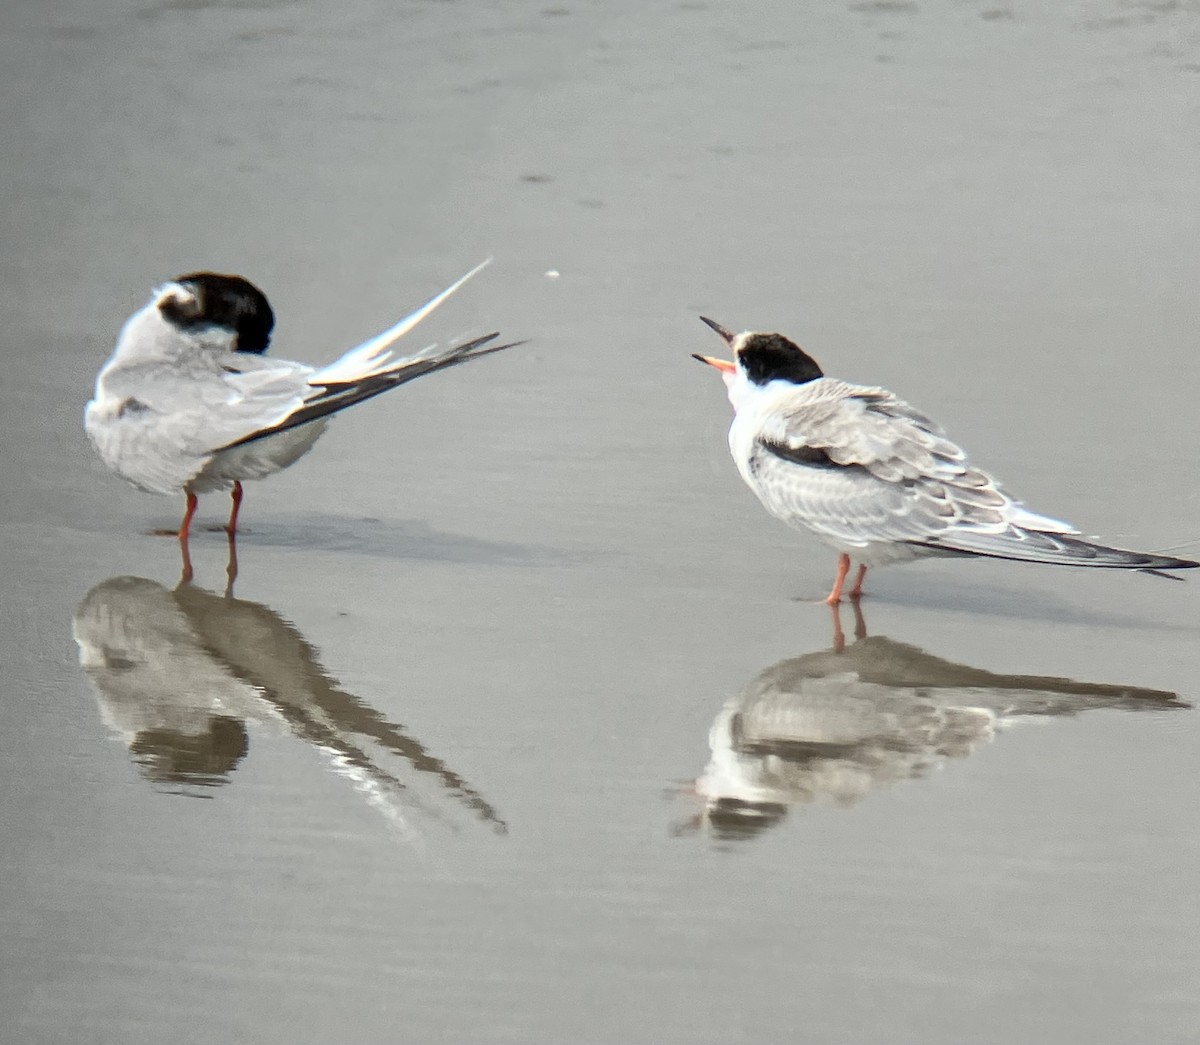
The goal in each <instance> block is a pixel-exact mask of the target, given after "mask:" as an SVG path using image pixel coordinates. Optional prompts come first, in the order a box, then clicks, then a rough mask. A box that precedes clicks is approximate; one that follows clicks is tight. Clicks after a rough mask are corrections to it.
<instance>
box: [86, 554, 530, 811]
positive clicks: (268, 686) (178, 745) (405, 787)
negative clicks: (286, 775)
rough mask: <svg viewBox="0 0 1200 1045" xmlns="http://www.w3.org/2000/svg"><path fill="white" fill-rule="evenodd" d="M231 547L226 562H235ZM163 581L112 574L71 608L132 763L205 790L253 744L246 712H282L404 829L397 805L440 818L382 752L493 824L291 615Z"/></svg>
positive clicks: (264, 715) (472, 795) (103, 704)
mask: <svg viewBox="0 0 1200 1045" xmlns="http://www.w3.org/2000/svg"><path fill="white" fill-rule="evenodd" d="M234 562H235V560H231V566H230V570H229V575H230V578H231V584H232V577H233V576H234V575H235V573H236V565H234ZM190 574H191V570H190V563H188V562H187V561H186V560H185V566H184V577H183V579H181V581H180V583H179V585H178V586H177V587H176V588H175V589H174V590H173V591H172V590H168V589H167V588H165V587H163V586H162V585H161V584H158V583H157V582H155V581H152V580H148V579H146V578H144V577H113V578H111V579H109V580H106V581H104V582H103V583H101V584H98V585H96V587H94V588H93V589H92V590H91V591H89V592H88V593H87V595H85V596H84V598H83V600H82V602H81V603H80V604H79V608H78V609H77V610H76V613H75V621H74V635H75V641H76V643H77V645H78V647H79V662H80V664H81V666H82V667H83V669H84V672H85V673H86V674H87V676H88V678H89V679H90V680H91V682H92V684H93V685H94V686H95V689H96V696H97V700H98V702H99V705H100V710H101V714H102V716H103V718H104V720H105V722H106V724H107V725H108V726H109V727H110V728H111V729H112V730H113V732H114V733H116V734H117V735H118V736H120V737H121V738H122V740H123V741H124V742H125V744H126V745H127V747H128V748H129V752H130V754H131V756H132V757H133V760H134V762H135V763H136V764H137V766H138V768H139V769H140V771H141V772H142V774H143V775H144V776H145V777H147V778H148V779H149V780H150V781H152V782H154V783H155V784H158V785H165V786H166V787H168V788H170V789H173V790H177V791H183V792H185V793H190V794H197V793H203V791H202V790H201V789H203V788H206V787H211V786H215V785H220V784H223V783H225V782H227V781H228V779H229V776H230V774H231V773H232V772H233V771H234V770H235V769H236V768H237V766H238V764H239V763H240V762H241V761H242V759H243V758H245V756H246V754H247V752H248V750H249V741H248V736H247V729H246V723H247V722H250V723H254V724H256V725H257V724H271V725H274V726H276V727H278V726H280V725H282V726H284V727H285V728H286V730H287V731H289V732H290V733H292V734H293V735H294V736H296V737H298V738H300V739H301V740H304V741H306V742H307V743H309V744H311V745H312V746H313V747H314V748H315V749H317V750H318V751H320V752H321V754H322V756H323V757H324V759H325V760H326V762H327V764H328V765H329V767H330V768H331V769H332V770H333V771H334V772H335V773H337V774H338V775H339V776H341V777H343V778H346V779H348V780H349V781H350V782H351V783H352V784H353V786H354V787H355V788H356V790H358V791H359V793H361V794H362V795H363V796H364V797H365V798H366V799H367V801H368V802H369V803H370V804H371V805H372V806H374V807H375V808H377V809H378V810H379V811H380V812H381V813H383V814H384V815H385V816H386V817H387V818H388V819H389V820H390V821H391V822H392V823H393V824H394V825H395V826H397V827H398V828H400V829H401V830H402V831H403V832H405V833H409V832H411V828H410V827H409V826H408V821H407V816H406V810H410V809H414V808H415V809H419V810H420V811H422V812H423V813H425V814H426V815H428V816H430V817H432V818H434V819H437V820H441V821H446V817H445V816H444V814H442V813H441V812H440V811H438V810H437V809H436V808H435V807H433V806H432V805H430V804H429V803H428V802H426V801H424V800H423V799H421V798H420V797H419V796H418V794H417V793H416V790H415V789H414V787H413V786H412V785H411V784H406V783H405V782H404V781H402V780H401V779H400V778H399V777H398V776H397V775H396V774H395V773H394V772H391V771H389V770H388V769H385V768H383V766H382V765H381V764H380V763H381V761H383V760H384V759H385V758H386V756H398V757H399V758H400V759H403V760H404V762H405V763H407V765H408V766H409V767H410V768H411V769H412V770H415V771H416V772H417V774H420V775H421V776H420V777H418V778H415V779H422V778H429V779H432V780H434V781H436V782H437V783H438V784H439V785H440V787H441V788H443V789H444V790H445V791H446V792H448V793H449V794H450V795H452V796H453V797H454V799H455V800H456V801H457V802H458V803H460V804H461V805H462V806H465V807H466V808H467V809H469V810H471V811H472V813H473V814H474V815H475V816H476V817H478V818H479V819H480V820H482V821H484V822H486V823H489V824H491V825H492V827H493V829H494V830H496V831H497V832H500V833H503V832H504V831H506V830H507V828H506V825H505V823H504V821H503V820H502V819H501V818H500V817H499V815H498V814H497V812H496V810H495V809H494V808H493V807H492V805H491V804H490V803H489V802H487V801H486V800H485V799H484V798H483V797H482V796H481V795H480V794H479V793H478V792H477V791H475V790H474V789H473V788H472V787H470V786H469V785H468V784H467V782H466V781H465V780H464V779H463V778H462V777H461V776H459V775H458V774H457V773H455V772H454V771H453V770H451V769H450V768H449V767H448V766H447V765H446V764H445V763H444V762H442V761H441V760H440V759H438V758H437V757H435V756H434V755H432V754H430V753H429V751H427V750H426V749H425V747H424V746H422V745H421V743H420V742H419V741H417V740H415V739H414V738H413V737H411V736H409V735H408V734H407V733H406V732H405V731H404V730H403V728H401V727H400V726H398V725H396V724H394V723H391V722H389V721H387V719H385V718H384V717H383V716H382V715H380V714H379V712H378V711H376V710H375V709H374V708H372V707H370V706H369V705H367V704H365V703H364V702H363V701H361V700H359V699H358V698H357V697H355V696H354V695H353V694H350V693H347V692H346V691H345V690H343V689H341V688H339V686H338V684H337V682H336V681H335V680H334V679H332V678H330V677H329V675H328V674H327V673H326V672H325V670H324V669H323V668H322V667H321V664H320V662H319V661H318V659H317V651H316V650H315V649H314V648H313V647H312V646H311V645H310V644H309V643H308V642H307V641H306V640H305V639H304V638H303V636H301V634H300V633H299V632H298V631H297V630H296V628H295V627H294V626H293V625H292V624H290V623H288V622H287V621H286V620H284V619H283V618H282V617H280V616H279V614H277V613H275V612H274V611H273V610H271V609H270V608H268V607H267V606H264V605H262V604H261V603H257V602H251V601H249V600H247V599H239V598H235V597H234V596H233V594H232V591H231V590H230V589H227V590H226V593H225V594H223V595H217V594H214V593H212V592H209V591H205V590H204V589H202V588H198V587H196V586H194V585H193V584H192V583H191V579H190Z"/></svg>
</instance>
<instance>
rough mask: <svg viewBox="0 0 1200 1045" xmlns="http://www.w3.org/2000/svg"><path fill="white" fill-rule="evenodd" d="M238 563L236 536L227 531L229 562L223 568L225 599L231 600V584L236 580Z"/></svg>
mask: <svg viewBox="0 0 1200 1045" xmlns="http://www.w3.org/2000/svg"><path fill="white" fill-rule="evenodd" d="M237 574H238V561H237V535H236V534H235V533H234V532H233V530H230V531H229V562H228V563H227V564H226V566H225V577H226V581H225V598H227V599H232V598H233V582H234V581H236V580H237Z"/></svg>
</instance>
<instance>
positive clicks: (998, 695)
mask: <svg viewBox="0 0 1200 1045" xmlns="http://www.w3.org/2000/svg"><path fill="white" fill-rule="evenodd" d="M854 615H855V622H854V641H853V642H852V643H850V644H849V645H847V644H846V640H845V635H844V632H843V630H842V624H841V617H840V610H839V609H838V608H835V609H834V611H833V620H834V635H833V645H832V647H831V648H830V649H828V650H821V651H817V652H814V653H806V654H804V655H803V656H800V657H793V658H791V659H789V660H783V661H780V662H779V663H778V664H774V665H772V666H771V667H769V668H767V669H766V670H765V671H763V672H761V673H760V674H759V675H758V676H757V677H756V678H754V679H753V680H752V681H751V682H749V683H748V684H747V685H746V686H745V687H744V688H743V690H742V692H741V693H740V694H738V696H737V697H735V698H734V699H732V700H730V701H729V702H728V703H726V704H725V706H724V707H723V708H722V709H721V712H720V714H718V715H717V718H716V721H715V722H713V725H712V728H711V730H710V732H709V745H710V747H711V749H712V756H711V758H710V760H709V763H708V766H707V767H706V768H705V770H704V773H703V775H702V776H701V777H700V778H699V779H698V780H697V781H696V785H695V790H696V793H697V794H698V795H700V796H701V797H702V798H703V799H704V800H705V809H704V810H703V812H702V813H700V814H699V815H698V816H697V817H695V818H694V819H693V820H691V821H689V822H688V824H687V825H685V826H684V827H683V828H681V829H680V830H681V831H686V830H689V829H696V828H699V827H702V826H707V827H708V828H709V830H711V831H712V832H713V834H715V835H716V836H718V837H721V838H746V837H752V836H754V835H757V834H759V833H761V832H762V831H764V830H766V829H767V828H769V827H771V826H772V825H773V824H776V823H778V822H779V821H780V820H782V819H783V818H784V817H785V816H786V815H787V813H788V810H789V808H790V807H791V806H793V805H797V804H810V803H817V802H825V803H829V804H833V805H837V806H843V807H848V806H853V805H855V804H857V803H858V802H860V801H861V800H862V799H863V798H865V797H866V796H867V795H869V794H870V793H871V792H873V791H880V790H883V789H885V788H888V787H890V786H892V785H893V784H895V783H897V782H899V781H901V780H910V779H914V778H919V777H921V776H924V775H925V774H926V773H928V772H929V771H930V770H931V769H933V768H934V767H936V766H938V765H939V764H940V763H942V762H943V761H945V760H946V759H950V758H963V757H965V756H967V755H969V754H971V752H973V751H974V750H976V748H978V747H979V746H980V745H982V744H985V743H989V742H990V741H991V740H992V739H993V737H994V736H995V733H996V730H997V728H999V727H1002V726H1003V725H1005V724H1007V723H1010V722H1012V721H1014V720H1016V719H1020V718H1025V717H1050V716H1062V715H1074V714H1077V713H1078V712H1080V711H1086V710H1089V709H1092V708H1115V709H1120V710H1124V711H1153V710H1166V709H1172V708H1186V707H1190V705H1189V704H1187V703H1186V702H1184V701H1182V700H1180V699H1179V698H1178V696H1177V695H1176V694H1174V693H1168V692H1166V691H1164V690H1155V689H1140V688H1138V687H1135V686H1118V685H1104V684H1098V683H1089V682H1076V681H1074V680H1073V679H1065V678H1050V677H1042V676H1037V675H998V674H995V673H993V672H990V671H984V670H983V669H981V668H972V667H968V666H967V665H964V664H955V663H952V662H951V661H948V660H943V659H942V658H941V657H936V656H934V655H933V654H931V653H926V652H925V651H924V650H922V649H919V648H918V647H916V646H911V645H908V644H906V643H903V642H894V641H892V640H891V639H888V638H884V637H882V636H872V637H868V635H867V629H866V622H865V620H864V619H863V616H862V611H861V609H860V607H858V606H857V605H855V606H854Z"/></svg>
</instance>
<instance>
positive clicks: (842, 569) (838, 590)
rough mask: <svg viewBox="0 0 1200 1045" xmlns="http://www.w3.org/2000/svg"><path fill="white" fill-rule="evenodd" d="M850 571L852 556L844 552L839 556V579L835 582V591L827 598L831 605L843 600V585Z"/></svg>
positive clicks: (828, 603) (827, 602)
mask: <svg viewBox="0 0 1200 1045" xmlns="http://www.w3.org/2000/svg"><path fill="white" fill-rule="evenodd" d="M849 572H850V556H849V555H847V554H846V553H845V552H843V553H842V554H841V555H839V556H838V572H837V580H835V581H834V582H833V591H831V592H830V593H829V598H827V599H826V600H825V602H826V604H827V605H829V606H836V605H837V604H838V603H839V602H841V601H842V586H843V585H844V584H845V583H846V574H848V573H849Z"/></svg>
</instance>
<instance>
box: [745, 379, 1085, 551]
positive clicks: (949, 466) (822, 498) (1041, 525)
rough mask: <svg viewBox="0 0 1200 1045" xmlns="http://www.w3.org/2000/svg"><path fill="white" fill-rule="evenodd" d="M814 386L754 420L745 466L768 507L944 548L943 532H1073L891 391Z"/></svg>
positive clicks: (869, 538)
mask: <svg viewBox="0 0 1200 1045" xmlns="http://www.w3.org/2000/svg"><path fill="white" fill-rule="evenodd" d="M813 385H814V386H816V387H813V388H811V389H810V390H809V391H808V394H807V395H806V396H805V398H804V399H803V401H801V402H800V403H797V404H796V405H795V406H794V407H792V408H790V409H788V410H785V411H781V412H779V413H777V414H776V415H774V416H773V417H772V418H771V419H770V420H769V421H768V423H767V424H765V425H764V426H763V428H762V430H761V432H760V434H759V437H758V439H757V440H756V442H755V445H754V448H753V450H752V456H751V461H750V469H751V472H752V473H753V474H754V476H755V478H756V479H757V481H758V484H759V488H760V496H763V495H764V494H765V495H766V496H764V501H767V500H768V499H769V501H770V503H768V504H767V507H768V508H769V509H770V510H771V511H773V512H774V513H775V514H777V515H780V516H781V517H784V518H788V517H789V516H790V517H791V518H792V519H793V520H794V521H797V522H803V523H804V524H805V525H807V526H808V527H810V528H811V529H813V530H815V531H816V532H818V533H819V534H822V535H823V536H826V537H827V538H830V539H832V540H834V541H836V542H839V543H844V544H847V545H850V546H865V545H866V544H869V543H872V542H896V541H906V542H913V543H921V544H924V543H932V544H934V545H937V544H939V543H942V544H943V545H944V546H945V547H946V548H947V550H951V549H952V548H955V545H952V544H950V543H946V542H947V541H948V538H950V537H951V535H958V534H968V533H969V534H976V535H979V536H981V537H982V536H1003V537H1005V538H1006V539H1007V537H1008V536H1009V535H1013V536H1015V533H1014V531H1015V528H1017V527H1032V528H1034V529H1038V530H1044V531H1046V532H1049V533H1057V534H1063V533H1075V532H1076V531H1075V530H1074V529H1073V528H1072V527H1070V526H1069V525H1068V524H1066V523H1063V522H1060V521H1058V520H1055V519H1050V518H1047V517H1045V516H1040V515H1035V514H1034V513H1032V512H1030V511H1028V510H1027V509H1025V508H1024V506H1022V505H1021V504H1020V503H1019V502H1018V501H1016V500H1014V499H1013V498H1012V497H1010V496H1009V495H1008V494H1006V493H1005V492H1004V491H1003V490H1002V489H1001V488H1000V486H999V484H998V483H997V482H996V480H995V479H994V478H993V477H992V476H990V475H988V473H987V472H984V471H983V470H982V469H980V468H976V467H975V466H973V465H972V464H970V463H969V462H968V461H967V457H966V454H965V453H964V452H963V450H962V449H961V448H960V447H959V446H957V445H956V444H955V443H953V442H952V441H951V440H950V439H948V438H947V437H946V434H945V433H944V432H943V431H942V429H941V428H940V427H939V426H938V425H937V424H936V423H935V422H933V421H932V420H930V419H929V418H928V417H926V416H925V415H924V414H922V413H920V412H918V411H917V410H915V409H913V408H912V407H911V406H909V404H908V403H905V402H904V401H903V400H901V399H898V398H897V397H896V396H894V395H892V394H891V393H890V392H887V391H886V390H884V389H878V388H866V387H862V386H857V385H850V384H846V383H844V382H836V381H828V380H825V381H821V382H814V383H813ZM955 550H963V551H975V550H976V549H974V548H971V549H967V548H955ZM978 553H982V554H987V552H978Z"/></svg>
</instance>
